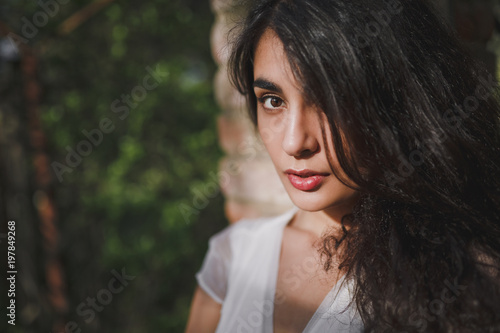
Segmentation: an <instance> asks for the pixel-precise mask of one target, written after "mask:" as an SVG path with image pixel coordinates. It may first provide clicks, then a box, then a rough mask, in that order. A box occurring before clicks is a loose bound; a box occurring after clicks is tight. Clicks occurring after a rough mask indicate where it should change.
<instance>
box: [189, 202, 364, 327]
mask: <svg viewBox="0 0 500 333" xmlns="http://www.w3.org/2000/svg"><path fill="white" fill-rule="evenodd" d="M296 212H297V208H294V209H292V210H290V211H288V212H286V213H285V214H283V215H280V216H277V217H273V218H260V219H252V220H250V219H245V220H241V221H239V222H237V223H235V224H233V225H230V226H228V227H227V228H225V229H224V230H222V231H220V232H219V233H217V234H215V235H214V236H212V237H211V238H210V241H209V249H208V252H207V254H206V256H205V259H204V261H203V265H202V268H201V270H200V271H199V272H198V273H197V274H196V279H197V280H198V284H199V285H200V287H201V288H203V290H205V292H206V293H207V294H209V295H210V296H211V297H212V298H213V299H214V300H215V301H216V302H218V303H220V304H222V309H221V317H220V321H219V324H218V326H217V331H216V333H272V332H273V311H274V296H275V293H276V282H277V277H278V266H279V259H280V252H281V242H282V238H283V230H284V228H285V226H286V225H287V224H288V222H289V221H290V220H291V219H292V217H293V216H294V214H295V213H296ZM351 300H352V283H350V282H349V281H345V280H344V277H342V278H341V279H340V280H339V281H338V282H337V283H336V284H335V286H334V287H333V288H332V290H331V291H330V292H329V293H328V294H327V295H326V297H325V299H324V300H323V302H322V303H321V305H320V306H319V308H318V309H317V310H316V313H315V314H314V315H313V316H312V318H311V320H310V321H309V323H308V324H307V326H306V328H305V329H304V331H303V333H323V332H353V333H357V332H362V331H363V324H362V321H361V318H360V317H359V313H358V312H357V311H356V310H355V305H354V303H352V304H351Z"/></svg>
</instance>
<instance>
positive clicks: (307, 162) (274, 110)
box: [253, 29, 357, 212]
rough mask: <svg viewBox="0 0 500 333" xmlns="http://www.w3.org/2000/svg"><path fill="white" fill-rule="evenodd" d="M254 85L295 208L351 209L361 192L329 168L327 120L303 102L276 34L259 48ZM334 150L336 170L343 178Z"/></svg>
mask: <svg viewBox="0 0 500 333" xmlns="http://www.w3.org/2000/svg"><path fill="white" fill-rule="evenodd" d="M253 85H254V92H255V96H256V97H257V122H258V129H259V133H260V135H261V137H262V140H263V142H264V145H265V146H266V148H267V150H268V152H269V155H270V156H271V159H272V161H273V163H274V166H275V167H276V170H277V171H278V174H279V176H280V179H281V181H282V182H283V184H284V186H285V189H286V191H287V192H288V194H289V196H290V198H291V199H292V201H293V202H294V204H295V205H296V206H297V207H299V208H301V209H303V210H306V211H320V210H326V211H331V210H333V211H334V210H336V209H337V210H338V209H339V208H341V207H345V206H346V205H347V206H351V205H352V203H353V202H354V200H355V198H356V194H357V192H356V191H355V190H353V189H351V188H349V187H347V186H345V185H344V184H343V183H342V182H340V181H339V180H338V179H337V177H336V176H335V175H334V174H333V173H332V171H331V169H330V165H329V163H328V159H327V155H326V149H328V147H325V145H324V142H323V136H322V130H321V124H324V127H325V134H326V139H327V140H328V142H329V143H330V144H329V146H330V147H332V146H333V144H332V134H331V130H330V127H329V125H328V121H327V119H326V116H325V115H324V113H323V112H318V110H317V108H316V106H314V105H310V104H308V103H307V101H306V100H305V99H304V97H303V95H302V91H301V89H300V84H299V83H298V82H297V81H296V80H295V78H294V75H293V73H292V70H291V68H290V64H289V62H288V60H287V57H286V54H285V52H284V49H283V44H282V42H281V41H280V39H279V38H278V37H277V35H276V34H275V33H274V31H273V30H270V29H268V30H266V31H265V32H264V34H263V35H262V37H261V39H260V41H259V43H258V44H257V48H256V50H255V57H254V84H253ZM332 149H333V148H330V153H331V156H332V157H333V167H334V168H335V170H339V171H338V173H339V174H340V175H341V176H342V175H343V172H342V171H341V170H340V167H339V166H338V161H337V158H336V155H335V153H334V151H333V150H332ZM344 178H345V177H344ZM333 211H332V212H333Z"/></svg>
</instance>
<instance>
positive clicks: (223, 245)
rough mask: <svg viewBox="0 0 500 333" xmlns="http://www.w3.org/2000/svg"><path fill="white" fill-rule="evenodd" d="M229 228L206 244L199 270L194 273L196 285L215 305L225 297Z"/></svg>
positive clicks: (229, 252)
mask: <svg viewBox="0 0 500 333" xmlns="http://www.w3.org/2000/svg"><path fill="white" fill-rule="evenodd" d="M230 231H231V226H228V227H226V228H225V229H223V230H222V231H220V232H219V233H217V234H215V235H214V236H212V237H211V238H210V240H209V242H208V252H207V254H206V255H205V259H204V260H203V264H202V266H201V269H200V270H199V271H198V273H196V280H197V281H198V285H199V286H200V287H201V288H202V289H203V290H204V291H205V292H206V293H207V294H208V295H210V297H212V298H213V299H214V300H215V301H216V302H217V303H219V304H222V303H223V302H224V298H225V297H226V291H227V281H228V278H229V268H230V264H231V244H230V235H231V233H230Z"/></svg>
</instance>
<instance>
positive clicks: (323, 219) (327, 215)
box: [289, 202, 355, 237]
mask: <svg viewBox="0 0 500 333" xmlns="http://www.w3.org/2000/svg"><path fill="white" fill-rule="evenodd" d="M354 204H355V202H354V203H353V202H346V203H342V204H337V205H335V206H331V207H328V208H326V209H324V210H320V211H315V212H310V211H305V210H302V209H299V211H298V212H297V215H296V216H295V218H294V219H293V220H292V221H291V223H290V224H289V226H290V227H293V228H297V229H300V230H302V231H305V232H308V233H311V234H313V235H315V236H316V237H321V236H322V235H324V234H325V233H331V232H332V230H335V231H336V232H341V230H342V218H343V217H344V216H345V215H347V214H349V213H351V212H352V209H353V206H354ZM345 227H346V228H347V229H349V227H350V226H349V225H348V224H347V225H345Z"/></svg>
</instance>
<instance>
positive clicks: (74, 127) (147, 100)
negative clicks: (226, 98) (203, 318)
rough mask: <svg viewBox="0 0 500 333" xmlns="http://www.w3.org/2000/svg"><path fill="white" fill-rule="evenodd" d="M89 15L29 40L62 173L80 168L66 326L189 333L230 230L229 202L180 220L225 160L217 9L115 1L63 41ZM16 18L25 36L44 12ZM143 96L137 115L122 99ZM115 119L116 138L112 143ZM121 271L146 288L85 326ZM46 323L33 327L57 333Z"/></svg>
mask: <svg viewBox="0 0 500 333" xmlns="http://www.w3.org/2000/svg"><path fill="white" fill-rule="evenodd" d="M88 3H89V2H88V1H76V0H75V1H71V2H68V4H66V5H61V7H60V11H59V12H58V13H57V15H55V16H54V17H52V18H50V22H49V24H47V26H45V27H42V28H40V31H39V33H38V35H37V36H36V38H33V39H32V40H30V46H32V47H34V48H35V49H37V50H42V51H43V54H41V55H40V57H39V61H40V69H39V73H40V80H41V83H42V86H43V101H42V120H43V126H44V130H45V132H46V134H47V136H48V139H49V149H50V155H51V158H52V161H51V162H59V163H61V164H63V165H66V166H68V167H69V168H70V169H71V171H68V172H64V173H62V174H60V176H61V177H62V179H63V180H62V182H58V181H57V177H56V176H54V178H55V185H56V187H55V193H56V199H57V205H58V210H59V211H58V213H59V227H60V233H61V234H60V238H61V248H60V250H61V253H62V256H63V264H64V272H65V275H66V276H65V279H66V283H67V292H68V299H69V303H70V305H69V309H68V313H67V315H66V318H65V320H73V321H75V322H76V323H77V324H78V326H79V328H81V329H82V332H124V331H125V332H180V331H182V330H183V328H184V325H185V322H186V319H187V315H188V311H189V303H190V299H191V296H192V292H193V290H194V286H195V280H194V273H195V272H196V271H197V270H198V269H199V267H200V265H201V260H202V259H203V256H204V253H205V251H206V248H207V239H208V237H209V236H210V235H211V234H213V233H214V232H215V231H217V230H218V229H221V228H222V227H223V226H225V224H226V221H225V219H224V214H223V210H222V198H221V196H220V195H218V196H215V197H214V198H211V199H209V203H208V206H207V207H206V208H204V209H201V210H199V209H195V213H193V214H192V215H190V216H189V217H186V216H185V215H183V214H182V212H181V210H179V207H180V206H179V205H181V204H187V205H190V206H193V204H192V202H193V196H194V194H193V193H192V192H191V188H192V187H193V184H204V183H208V182H211V181H212V180H211V178H210V177H209V173H210V172H216V171H217V163H218V160H219V158H220V156H221V152H220V150H219V148H218V143H217V134H216V125H215V116H216V114H217V112H218V110H217V107H216V105H215V103H214V100H213V92H212V77H213V75H214V71H215V65H214V64H213V60H212V59H211V54H210V49H209V31H210V28H211V25H212V23H213V15H212V13H211V12H210V9H209V1H208V0H203V1H201V0H200V1H195V0H188V1H180V0H151V1H147V2H142V1H138V0H137V1H125V0H123V1H115V2H113V3H112V4H111V5H110V6H108V7H105V8H104V9H103V10H101V11H100V12H98V13H97V14H96V15H94V16H93V17H91V18H89V19H88V20H87V21H85V22H84V23H83V24H82V25H81V26H79V27H78V28H77V29H75V30H74V31H72V32H71V33H70V34H69V35H66V36H59V35H57V33H56V31H57V29H58V27H59V24H60V23H61V22H63V21H64V19H65V18H67V17H69V16H70V14H72V13H74V12H77V11H78V10H79V9H81V8H82V7H84V6H85V5H86V4H88ZM20 7H22V6H20ZM21 9H22V10H24V11H22V10H21ZM10 10H11V13H12V14H15V15H11V17H10V19H9V20H10V21H11V22H12V24H11V25H12V27H13V29H21V27H20V26H19V24H17V23H19V21H17V20H20V18H21V16H23V15H25V16H26V17H27V18H30V17H32V15H33V14H34V13H35V12H36V11H39V10H40V8H39V7H36V6H34V5H33V4H29V5H28V4H26V5H25V8H10ZM16 13H17V14H16ZM17 31H20V30H17ZM151 71H156V73H157V74H158V73H161V75H160V78H159V79H158V80H156V81H155V80H154V79H149V81H148V83H149V85H151V86H152V85H155V84H156V86H155V87H154V88H152V89H142V90H141V89H140V88H137V87H142V88H144V87H145V84H144V79H145V77H146V76H148V75H151ZM134 89H136V90H134ZM134 91H136V93H135V96H136V97H140V98H136V99H134V98H133V97H129V102H130V104H127V102H126V101H125V100H124V96H126V95H134ZM141 91H142V92H144V91H146V95H145V97H143V95H144V94H139V92H141ZM125 98H126V97H125ZM115 101H118V102H116V104H115V107H114V106H113V103H114V102H115ZM116 106H119V107H121V111H119V112H116V110H117V108H116ZM127 109H128V110H127ZM125 110H127V111H125ZM103 119H108V125H109V124H111V125H109V126H111V127H112V128H113V129H112V130H111V131H110V132H108V133H104V132H102V128H101V127H102V126H101V122H102V121H103ZM108 129H109V127H108ZM93 130H99V131H101V133H102V141H100V142H99V143H98V144H92V152H91V153H90V154H89V155H88V156H82V161H81V163H79V164H78V165H77V166H76V167H72V166H69V165H68V161H67V160H66V158H67V155H68V150H67V149H73V150H75V151H77V149H78V147H79V145H80V144H81V142H82V141H89V139H88V138H87V136H86V135H85V134H84V133H83V131H87V132H92V131H93ZM97 141H98V140H97ZM55 173H56V172H55ZM122 268H125V271H126V272H127V274H130V275H134V276H136V278H135V279H134V280H133V281H131V282H130V284H129V285H128V286H127V287H126V288H125V289H124V290H123V292H121V293H119V294H116V295H113V300H112V302H111V303H110V304H109V305H106V306H104V309H103V310H102V311H100V312H96V313H95V314H96V318H95V319H92V320H89V322H86V321H85V319H86V317H85V316H82V315H80V314H79V313H77V307H78V305H79V304H81V303H82V302H85V300H86V298H87V297H96V294H97V292H98V291H99V290H101V289H102V288H107V285H108V282H109V281H110V279H111V278H112V277H113V275H112V270H116V271H121V269H122ZM40 274H41V275H42V274H43V273H40ZM39 283H40V284H43V283H44V281H43V278H40V281H39ZM41 322H42V321H37V320H34V321H33V323H31V326H30V327H31V328H32V329H33V330H34V331H42V329H43V330H47V331H48V330H50V328H47V327H43V325H42V324H41ZM37 325H38V326H37Z"/></svg>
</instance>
